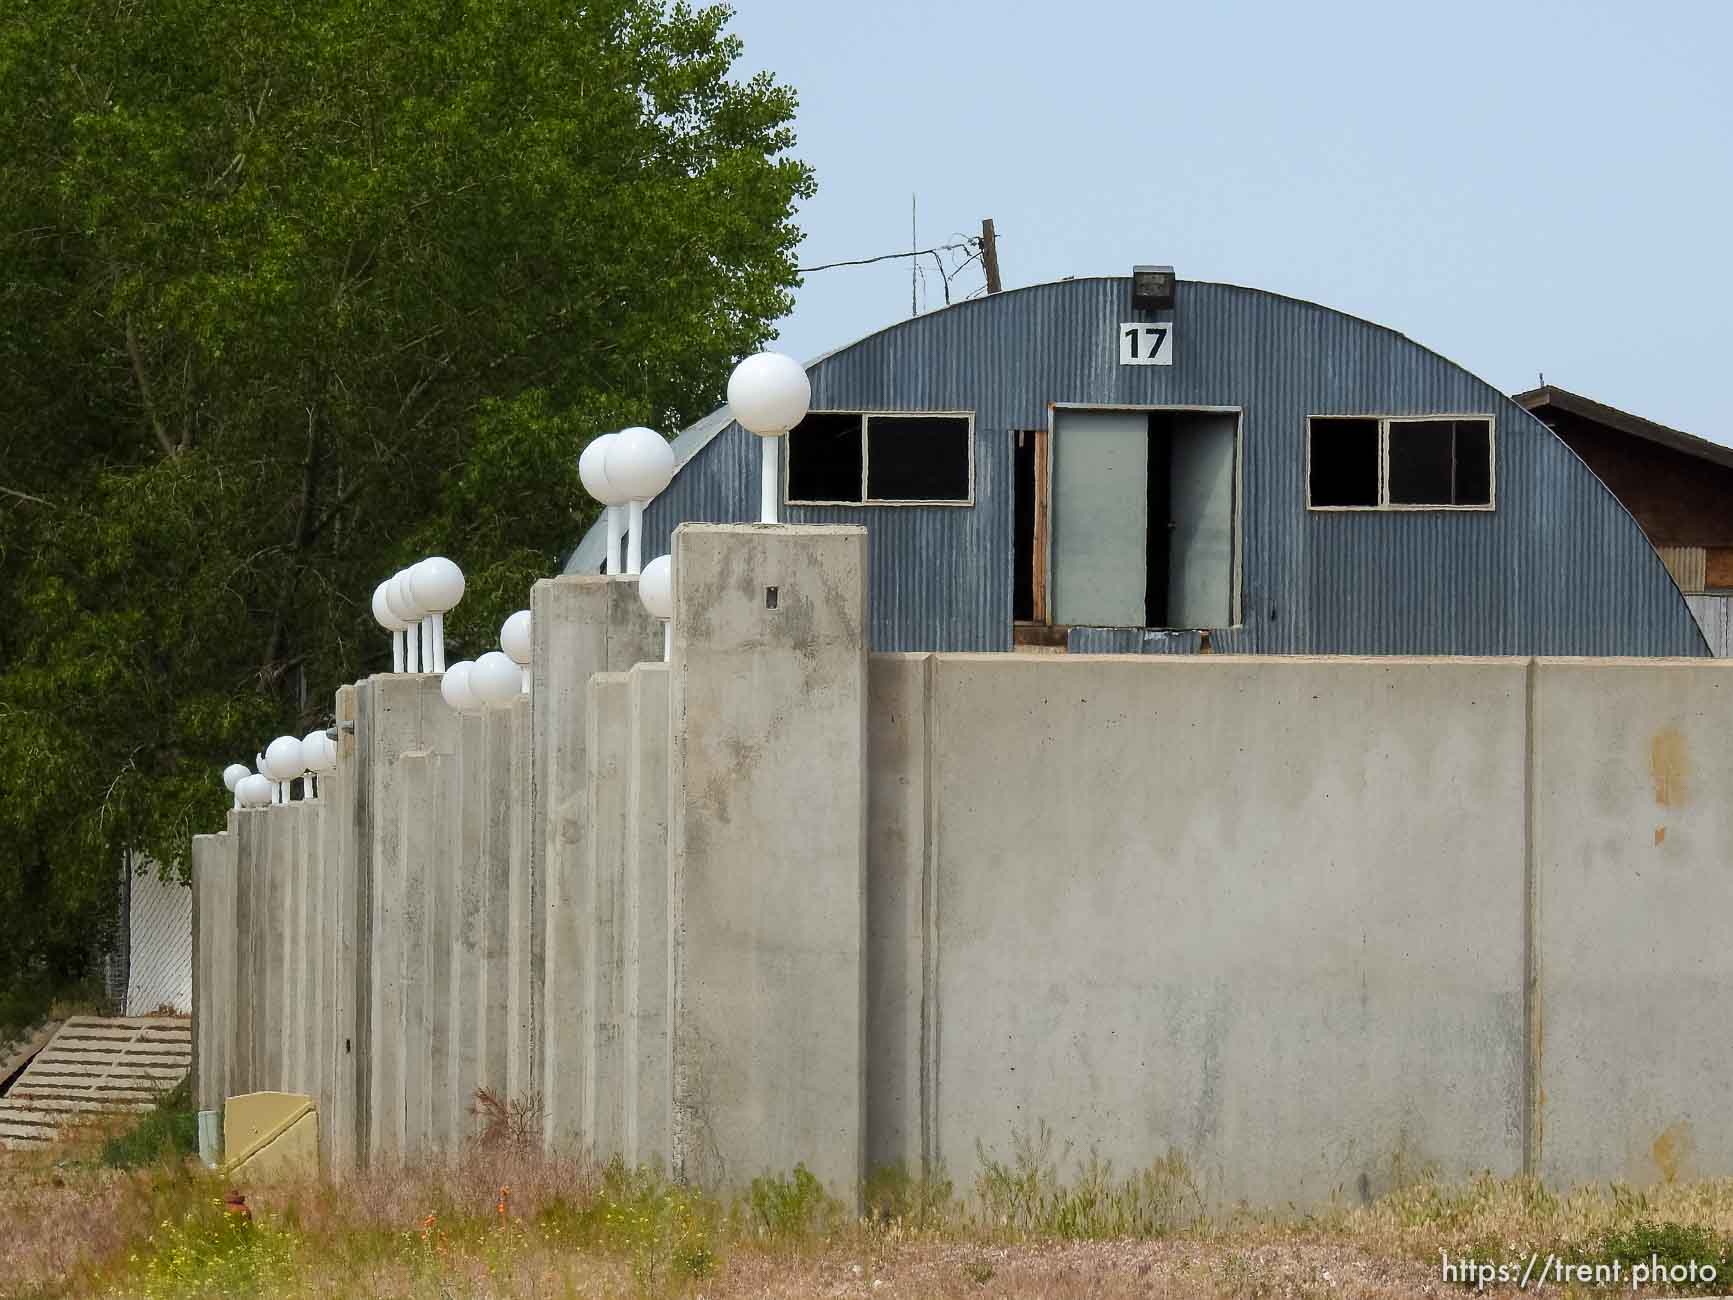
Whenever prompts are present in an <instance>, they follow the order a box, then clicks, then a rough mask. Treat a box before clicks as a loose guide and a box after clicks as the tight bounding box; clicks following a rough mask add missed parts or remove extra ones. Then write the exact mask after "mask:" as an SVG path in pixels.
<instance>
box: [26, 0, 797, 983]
mask: <svg viewBox="0 0 1733 1300" xmlns="http://www.w3.org/2000/svg"><path fill="white" fill-rule="evenodd" d="M727 18H728V11H727V10H726V9H725V8H722V7H708V8H702V9H692V8H688V7H686V6H684V5H675V6H674V7H672V8H669V7H666V6H665V5H663V4H661V3H658V2H656V0H597V2H594V3H591V2H587V0H576V2H570V0H566V2H562V0H394V3H391V4H383V3H373V2H370V0H248V2H245V3H243V2H242V0H150V3H139V0H22V2H21V3H18V4H14V5H11V6H8V7H7V9H6V10H5V11H4V12H3V13H0V125H3V126H4V132H5V135H6V137H7V139H8V147H7V148H6V149H5V150H4V151H3V152H0V981H3V980H4V979H5V978H6V976H7V965H8V963H12V964H13V965H14V966H16V964H17V963H19V962H21V961H25V960H26V959H28V960H29V961H32V962H35V963H36V964H37V965H38V966H40V965H41V964H42V963H43V962H47V963H49V964H50V965H53V966H55V967H56V968H59V969H65V970H68V971H71V970H72V968H74V967H76V965H77V962H78V960H79V955H80V954H81V953H82V952H84V951H86V950H87V948H88V936H89V932H90V928H91V926H92V924H93V923H94V920H95V918H96V917H98V916H100V915H105V914H106V912H107V909H108V908H109V907H110V906H111V903H112V898H113V882H114V872H115V869H116V864H117V863H118V862H119V860H120V854H121V851H122V850H123V849H125V848H134V849H138V850H142V851H143V852H145V853H147V854H149V855H150V856H151V857H153V858H154V859H156V860H157V861H159V862H162V863H166V864H171V865H173V864H180V863H182V862H184V860H185V857H186V850H187V845H188V839H189V837H190V835H191V834H193V833H194V832H195V831H201V830H208V829H214V828H216V827H218V826H219V825H220V823H221V819H222V812H223V809H224V807H225V806H226V803H227V796H226V795H225V793H224V791H223V789H222V787H221V784H220V782H219V780H218V773H219V772H220V771H221V769H222V767H223V766H224V765H225V764H226V763H228V762H231V761H234V760H235V759H237V758H241V759H245V758H249V757H250V756H251V755H252V754H253V753H254V752H255V750H256V749H257V748H258V747H259V746H260V744H261V743H262V742H263V741H264V740H266V739H268V738H269V737H270V736H273V735H276V734H279V733H281V732H285V731H292V732H296V733H297V734H299V733H300V732H302V731H305V730H307V729H310V728H311V727H312V726H313V725H315V724H317V723H319V722H321V721H323V720H324V719H325V718H327V717H328V716H329V712H328V711H329V708H330V700H331V694H332V691H333V690H334V688H335V687H336V686H337V685H338V684H339V683H341V682H343V681H345V680H352V679H354V678H356V677H358V676H361V675H364V674H366V673H368V672H370V671H375V670H377V669H379V668H380V667H381V666H385V665H386V664H387V660H388V658H389V643H388V641H387V639H386V638H385V637H384V635H383V634H382V633H380V631H379V630H378V628H377V627H376V626H375V625H374V624H373V622H372V619H371V614H370V611H369V599H370V597H371V594H372V590H373V586H374V584H375V583H376V582H377V581H378V580H379V579H380V578H382V577H385V576H387V575H389V574H390V573H391V572H393V571H395V569H396V568H398V567H400V566H401V565H403V564H405V563H408V562H410V561H412V560H414V559H416V558H419V557H420V556H421V555H425V554H428V553H430V552H438V553H442V554H447V555H450V556H451V557H452V558H454V559H456V560H457V561H458V562H459V563H460V564H461V565H462V566H463V567H464V569H465V570H466V573H467V574H468V576H469V579H470V593H471V594H470V595H468V596H467V597H466V599H465V601H464V604H463V605H462V606H460V607H459V609H458V611H457V612H456V615H455V616H454V618H453V619H452V620H451V626H450V629H449V636H450V639H451V641H452V643H453V648H454V652H455V653H474V652H479V651H481V650H483V649H486V648H489V646H490V645H491V644H492V641H493V638H494V636H495V635H496V632H497V628H498V626H499V622H500V620H501V618H502V617H503V616H504V614H505V613H507V612H509V611H510V610H511V609H514V608H517V607H519V606H520V605H522V604H523V603H524V601H525V598H526V597H525V593H526V591H527V587H528V584H529V583H530V582H531V581H532V580H533V579H534V578H535V577H538V576H542V575H545V574H547V573H548V572H550V571H551V570H552V568H553V566H554V565H555V563H556V562H557V560H558V558H559V555H560V553H561V551H562V549H563V548H565V547H566V546H568V545H570V544H571V542H573V541H574V540H575V539H576V537H577V536H578V533H579V530H580V529H581V527H582V526H583V525H584V524H585V523H587V510H588V506H587V504H586V502H585V499H584V498H583V496H582V493H581V490H580V489H579V487H578V485H577V482H576V471H575V463H576V454H577V452H578V451H579V450H580V449H581V446H582V444H583V441H584V440H585V439H586V438H587V437H589V436H593V434H595V433H596V432H599V431H601V430H604V429H608V428H617V427H619V426H620V425H622V424H624V423H628V422H645V423H651V424H654V425H657V426H659V427H662V428H664V429H671V428H674V427H678V426H680V425H681V424H683V423H685V422H687V421H688V420H690V419H691V418H693V417H695V416H696V415H698V414H700V413H701V412H702V411H704V410H707V409H709V408H710V407H711V406H712V405H713V404H714V403H715V402H716V401H717V400H718V399H719V398H720V395H721V390H722V386H723V384H724V382H725V379H726V374H727V370H728V366H729V364H730V362H731V360H732V359H734V358H736V357H738V356H740V355H742V354H743V353H745V352H748V351H751V350H752V349H754V348H756V347H758V346H759V345H761V344H762V343H763V342H764V340H765V339H766V338H767V337H769V333H770V322H771V321H773V320H774V319H775V318H776V317H777V316H779V315H781V314H783V313H784V312H786V311H787V309H788V307H789V305H790V298H789V290H790V287H791V286H792V285H793V283H794V278H795V277H794V264H793V259H792V251H793V247H794V244H795V242H796V240H797V238H798V235H797V232H796V230H795V228H794V225H793V222H792V211H793V206H794V204H795V202H796V201H797V200H798V199H800V198H801V197H803V196H805V195H806V194H808V193H810V191H811V185H812V183H811V175H810V172H809V170H808V169H807V168H806V167H805V166H804V165H803V164H801V163H799V162H798V161H795V160H794V159H792V158H791V157H789V156H788V150H789V148H790V147H791V146H792V143H793V141H792V135H791V131H790V121H791V119H792V114H793V108H794V99H793V96H792V94H791V92H790V91H789V90H787V89H786V88H784V87H782V86H780V85H778V84H777V83H776V82H774V81H773V80H772V79H771V78H770V77H769V76H767V75H763V74H760V75H758V76H754V77H751V78H747V79H742V78H738V77H735V76H734V75H733V74H732V69H733V65H734V63H735V62H736V60H737V58H738V55H739V53H740V50H739V44H738V42H737V40H736V39H735V38H733V37H732V36H730V35H729V34H728V33H727V31H726V27H725V24H726V21H727Z"/></svg>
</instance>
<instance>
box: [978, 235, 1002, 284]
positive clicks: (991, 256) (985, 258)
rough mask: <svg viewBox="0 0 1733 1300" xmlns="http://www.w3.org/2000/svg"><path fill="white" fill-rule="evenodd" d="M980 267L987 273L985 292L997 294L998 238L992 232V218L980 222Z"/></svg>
mask: <svg viewBox="0 0 1733 1300" xmlns="http://www.w3.org/2000/svg"><path fill="white" fill-rule="evenodd" d="M981 266H982V267H983V268H984V269H985V270H986V272H987V292H988V293H998V292H999V236H998V235H997V234H996V233H995V232H994V230H993V218H991V217H988V218H986V219H985V220H983V221H982V222H981Z"/></svg>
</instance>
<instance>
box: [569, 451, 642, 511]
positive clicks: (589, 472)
mask: <svg viewBox="0 0 1733 1300" xmlns="http://www.w3.org/2000/svg"><path fill="white" fill-rule="evenodd" d="M617 437H619V434H617V433H604V434H603V435H602V436H601V437H599V438H591V439H590V445H589V446H587V447H585V448H584V450H583V452H582V454H581V455H579V457H578V477H579V478H580V479H582V480H583V484H584V491H586V492H588V493H589V494H590V495H591V496H593V497H595V498H596V500H598V501H600V502H601V503H602V504H603V505H605V506H623V505H625V504H626V502H627V501H629V500H630V499H631V498H630V497H628V496H627V495H626V494H625V493H624V492H622V491H620V490H619V488H617V487H615V486H614V484H613V483H612V482H611V481H610V480H609V478H608V470H607V461H608V448H610V447H612V446H613V445H614V439H615V438H617Z"/></svg>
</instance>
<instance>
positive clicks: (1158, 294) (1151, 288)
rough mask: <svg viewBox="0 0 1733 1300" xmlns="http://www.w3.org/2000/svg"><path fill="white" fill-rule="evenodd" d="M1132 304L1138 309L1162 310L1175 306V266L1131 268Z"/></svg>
mask: <svg viewBox="0 0 1733 1300" xmlns="http://www.w3.org/2000/svg"><path fill="white" fill-rule="evenodd" d="M1131 305H1132V306H1133V307H1134V308H1136V309H1137V310H1138V311H1161V310H1164V309H1166V308H1169V307H1172V306H1173V268H1172V267H1171V266H1134V267H1132V268H1131Z"/></svg>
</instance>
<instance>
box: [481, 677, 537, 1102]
mask: <svg viewBox="0 0 1733 1300" xmlns="http://www.w3.org/2000/svg"><path fill="white" fill-rule="evenodd" d="M528 735H529V706H528V704H527V703H525V704H522V705H516V706H514V707H513V708H511V709H509V710H506V709H489V710H488V712H487V715H486V719H485V721H484V722H483V724H482V736H483V744H484V745H485V757H484V763H483V781H484V782H485V787H484V794H483V811H484V820H483V827H482V836H483V839H482V857H481V861H482V870H483V872H484V873H485V881H484V888H485V892H486V908H487V912H486V919H485V921H484V922H483V927H482V947H481V984H482V992H481V1006H482V1020H481V1024H480V1027H479V1028H480V1033H481V1045H480V1052H481V1062H480V1079H479V1083H478V1086H479V1087H483V1088H486V1089H488V1091H490V1092H492V1093H493V1094H494V1095H495V1096H496V1097H498V1098H499V1099H500V1100H502V1101H506V1102H510V1101H526V1102H527V1100H528V1099H529V1096H530V1094H532V1093H535V1092H537V1091H539V1090H540V1088H541V1077H540V1076H539V1075H538V1074H537V1073H535V1071H534V1069H533V1060H534V1058H533V1055H532V1053H531V1048H530V1032H531V1029H532V1027H533V1026H532V1023H531V1017H530V986H531V982H532V978H533V971H532V969H531V958H530V947H531V936H532V932H533V931H534V929H535V926H534V923H533V921H532V918H531V915H530V880H529V866H528V862H529V856H530V845H529V839H528V834H527V828H526V826H525V817H526V816H527V813H528V809H529V802H530V796H529V790H528V789H527V785H528V782H527V780H526V779H525V776H526V773H527V771H528V755H527V754H526V753H524V752H523V747H524V744H525V743H526V742H527V738H528Z"/></svg>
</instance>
